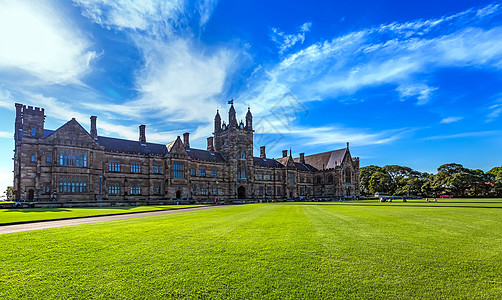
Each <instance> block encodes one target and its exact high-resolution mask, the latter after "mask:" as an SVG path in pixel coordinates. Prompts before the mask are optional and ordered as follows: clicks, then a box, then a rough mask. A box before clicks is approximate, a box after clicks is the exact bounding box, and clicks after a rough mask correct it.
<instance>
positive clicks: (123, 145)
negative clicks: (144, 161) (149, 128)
mask: <svg viewBox="0 0 502 300" xmlns="http://www.w3.org/2000/svg"><path fill="white" fill-rule="evenodd" d="M98 144H100V145H101V146H103V147H105V149H106V150H108V151H117V152H129V153H140V154H156V155H164V154H166V153H167V148H166V145H163V144H153V143H146V145H145V146H142V145H141V144H140V142H139V141H130V140H123V139H117V138H110V137H105V136H98Z"/></svg>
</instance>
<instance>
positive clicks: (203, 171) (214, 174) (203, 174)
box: [190, 168, 218, 177]
mask: <svg viewBox="0 0 502 300" xmlns="http://www.w3.org/2000/svg"><path fill="white" fill-rule="evenodd" d="M196 174H197V171H196V170H195V168H191V169H190V176H196ZM199 176H200V177H206V169H199ZM217 176H218V171H216V170H212V171H211V177H217Z"/></svg>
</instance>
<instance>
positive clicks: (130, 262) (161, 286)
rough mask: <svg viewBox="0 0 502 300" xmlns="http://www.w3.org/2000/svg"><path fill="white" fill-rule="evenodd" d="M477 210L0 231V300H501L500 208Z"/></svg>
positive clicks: (223, 212) (231, 215)
mask: <svg viewBox="0 0 502 300" xmlns="http://www.w3.org/2000/svg"><path fill="white" fill-rule="evenodd" d="M500 201H501V200H499V202H497V203H500ZM479 202H482V201H478V203H476V202H475V203H473V207H468V206H465V207H446V206H443V207H434V206H430V207H422V206H418V205H409V206H402V205H393V204H397V203H388V204H391V205H385V204H383V205H375V206H370V205H364V203H363V202H361V203H358V204H356V205H349V203H340V204H339V203H308V204H297V203H284V204H282V203H275V204H251V205H239V206H226V207H225V206H223V207H217V208H214V209H209V210H203V211H194V212H181V213H177V214H170V215H162V216H153V217H144V218H137V219H128V220H120V221H111V222H105V223H94V224H86V225H79V226H70V227H62V228H53V229H46V230H40V231H31V232H20V233H13V234H5V235H0V253H2V254H1V255H0V299H9V298H23V299H44V298H57V299H63V298H65V299H66V298H78V299H95V298H101V299H118V298H119V299H130V298H136V299H164V298H204V299H206V298H214V299H219V298H222V299H250V298H268V299H334V298H339V299H346V298H363V299H370V298H371V299H388V298H391V299H410V298H415V299H417V298H418V299H445V298H451V299H502V209H499V208H480V205H479Z"/></svg>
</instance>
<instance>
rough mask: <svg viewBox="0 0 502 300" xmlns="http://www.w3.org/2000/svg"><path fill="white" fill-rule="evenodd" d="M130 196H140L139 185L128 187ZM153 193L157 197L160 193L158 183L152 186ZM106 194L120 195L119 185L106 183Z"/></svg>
mask: <svg viewBox="0 0 502 300" xmlns="http://www.w3.org/2000/svg"><path fill="white" fill-rule="evenodd" d="M130 193H131V195H141V185H139V184H133V185H131V187H130ZM153 193H154V194H156V195H159V194H160V193H161V185H160V183H156V184H154V186H153ZM108 194H109V195H120V183H118V182H110V183H108Z"/></svg>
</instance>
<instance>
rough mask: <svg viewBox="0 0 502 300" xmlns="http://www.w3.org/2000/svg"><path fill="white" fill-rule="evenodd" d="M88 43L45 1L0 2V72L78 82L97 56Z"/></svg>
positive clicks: (51, 81)
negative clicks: (0, 6) (23, 73)
mask: <svg viewBox="0 0 502 300" xmlns="http://www.w3.org/2000/svg"><path fill="white" fill-rule="evenodd" d="M91 46H92V44H91V42H90V41H89V40H87V38H86V37H85V36H84V35H83V34H82V33H81V32H80V31H79V30H78V29H77V27H76V26H74V24H72V23H71V22H70V21H68V20H67V19H65V18H63V17H62V16H61V15H60V14H59V13H58V11H57V10H56V9H55V8H54V7H53V6H51V5H50V3H49V2H46V1H36V2H22V1H10V0H5V1H3V3H2V9H0V74H1V73H2V72H4V73H8V74H10V76H14V75H13V74H18V73H19V72H25V73H28V74H29V75H31V76H33V77H34V78H36V79H37V80H39V81H42V83H58V84H67V83H73V84H80V79H81V78H82V76H84V75H85V74H88V73H89V72H90V71H91V63H92V62H93V61H94V60H95V59H96V57H97V56H98V54H97V53H96V52H95V51H93V50H90V49H91ZM30 83H31V84H33V79H32V80H31V81H30Z"/></svg>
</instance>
